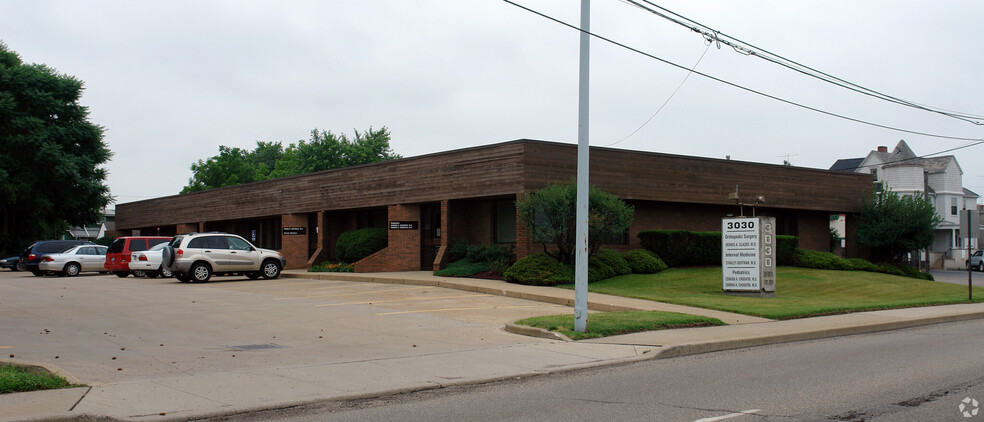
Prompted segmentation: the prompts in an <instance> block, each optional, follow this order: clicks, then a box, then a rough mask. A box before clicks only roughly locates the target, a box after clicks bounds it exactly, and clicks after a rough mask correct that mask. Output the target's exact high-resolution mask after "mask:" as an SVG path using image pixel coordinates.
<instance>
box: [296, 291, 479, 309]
mask: <svg viewBox="0 0 984 422" xmlns="http://www.w3.org/2000/svg"><path fill="white" fill-rule="evenodd" d="M491 296H492V295H487V294H479V295H457V296H437V297H415V298H409V299H391V300H371V301H362V302H346V303H325V304H321V305H314V306H317V307H322V306H344V305H375V304H377V303H393V302H414V301H424V300H437V299H458V298H462V297H491Z"/></svg>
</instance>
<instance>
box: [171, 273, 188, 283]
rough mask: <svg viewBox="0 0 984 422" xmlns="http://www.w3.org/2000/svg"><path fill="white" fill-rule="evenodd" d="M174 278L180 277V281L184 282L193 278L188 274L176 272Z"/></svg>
mask: <svg viewBox="0 0 984 422" xmlns="http://www.w3.org/2000/svg"><path fill="white" fill-rule="evenodd" d="M174 278H176V279H178V281H180V282H182V283H187V282H189V281H191V279H190V278H188V276H187V275H186V274H184V273H174Z"/></svg>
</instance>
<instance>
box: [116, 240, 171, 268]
mask: <svg viewBox="0 0 984 422" xmlns="http://www.w3.org/2000/svg"><path fill="white" fill-rule="evenodd" d="M169 240H171V238H170V237H164V236H124V237H117V238H116V239H114V240H113V244H112V245H109V250H108V251H106V264H105V267H106V270H107V271H112V272H113V273H114V274H116V275H117V276H118V277H126V276H128V275H130V253H131V252H139V251H145V250H147V249H150V248H151V247H152V246H154V245H157V244H160V243H166V242H167V241H169Z"/></svg>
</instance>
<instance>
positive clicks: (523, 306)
mask: <svg viewBox="0 0 984 422" xmlns="http://www.w3.org/2000/svg"><path fill="white" fill-rule="evenodd" d="M563 307H565V305H549V304H543V305H514V306H490V307H484V308H444V309H427V310H421V311H401V312H383V313H379V314H376V315H377V316H382V315H400V314H422V313H429V312H448V311H472V310H489V309H518V308H563Z"/></svg>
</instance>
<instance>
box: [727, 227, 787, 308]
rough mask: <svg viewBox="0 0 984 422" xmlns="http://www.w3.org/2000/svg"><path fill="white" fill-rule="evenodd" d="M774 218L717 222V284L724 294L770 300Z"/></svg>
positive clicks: (773, 281)
mask: <svg viewBox="0 0 984 422" xmlns="http://www.w3.org/2000/svg"><path fill="white" fill-rule="evenodd" d="M775 225H776V224H775V218H773V217H737V218H724V219H722V220H721V270H722V271H721V278H722V280H721V282H722V288H723V289H724V291H725V293H735V294H751V295H754V296H774V295H775V291H776V256H775V252H776V251H775V249H776V239H775V237H776V236H775Z"/></svg>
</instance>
